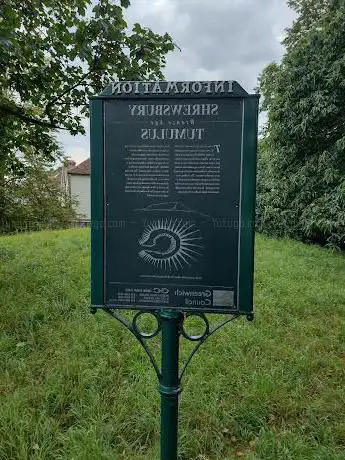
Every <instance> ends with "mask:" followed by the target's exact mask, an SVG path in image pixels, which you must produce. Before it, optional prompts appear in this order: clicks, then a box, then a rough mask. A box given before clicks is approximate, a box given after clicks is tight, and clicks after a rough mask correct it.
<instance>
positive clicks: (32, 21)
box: [0, 0, 174, 177]
mask: <svg viewBox="0 0 345 460" xmlns="http://www.w3.org/2000/svg"><path fill="white" fill-rule="evenodd" d="M129 3H130V2H129V0H120V1H116V0H99V1H97V2H92V1H91V0H60V1H59V2H57V1H54V0H26V1H24V2H23V1H22V0H2V1H1V2H0V136H1V157H0V177H1V176H2V177H3V176H4V174H6V171H9V170H11V171H12V172H13V171H17V172H21V171H22V170H23V165H24V164H25V161H23V160H25V156H26V155H28V154H30V155H31V154H32V152H34V153H35V155H36V156H38V157H42V158H45V159H48V160H49V159H50V160H54V159H55V158H56V157H57V156H58V154H59V146H58V142H57V140H56V138H55V136H54V133H56V130H57V129H62V130H67V131H68V132H70V133H71V134H77V133H84V127H83V124H82V119H83V116H85V115H86V116H87V115H88V99H89V96H91V95H94V94H97V93H99V92H100V91H101V90H102V89H103V88H104V87H105V86H106V85H107V84H108V83H109V82H110V81H112V80H115V79H119V80H124V79H130V80H141V79H153V80H154V79H158V78H159V79H162V78H163V75H162V70H161V69H162V68H163V67H164V65H165V57H166V54H167V53H168V52H169V51H171V50H173V48H174V44H173V42H172V39H171V37H170V36H169V35H168V34H165V35H159V34H156V33H154V32H153V31H151V30H150V29H148V28H144V27H142V26H140V25H139V24H135V25H134V27H133V29H132V30H128V27H127V24H126V21H125V19H124V10H125V9H126V8H127V7H128V6H129Z"/></svg>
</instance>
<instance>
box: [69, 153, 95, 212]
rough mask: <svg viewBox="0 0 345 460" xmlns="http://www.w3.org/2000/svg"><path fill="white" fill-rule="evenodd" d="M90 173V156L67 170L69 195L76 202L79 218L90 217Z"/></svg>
mask: <svg viewBox="0 0 345 460" xmlns="http://www.w3.org/2000/svg"><path fill="white" fill-rule="evenodd" d="M90 174H91V170H90V158H88V159H87V160H85V161H83V162H82V163H79V164H78V165H77V166H72V167H69V168H68V170H67V176H68V181H67V184H68V190H69V195H70V197H71V198H72V199H73V200H76V202H77V203H76V206H75V207H76V211H77V216H78V219H79V220H85V221H89V220H90V219H91V184H90Z"/></svg>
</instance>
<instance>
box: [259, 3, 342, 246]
mask: <svg viewBox="0 0 345 460" xmlns="http://www.w3.org/2000/svg"><path fill="white" fill-rule="evenodd" d="M289 3H290V5H291V6H292V7H293V8H294V9H295V10H296V12H297V13H298V18H297V20H296V21H295V22H294V24H293V26H292V27H291V29H290V30H288V33H287V37H286V39H285V45H286V47H287V50H286V53H285V55H284V57H283V59H282V62H281V63H280V64H277V63H272V64H270V65H269V66H267V67H266V68H265V70H264V71H263V73H262V75H261V77H260V91H261V93H262V95H263V105H262V109H263V110H266V111H267V117H268V121H267V124H266V126H265V129H264V139H263V140H262V141H261V148H260V162H259V189H258V191H259V194H258V215H259V216H258V217H259V228H260V229H261V230H263V231H266V232H268V233H271V234H275V235H280V236H281V235H288V236H292V237H298V238H301V239H303V240H311V241H316V242H319V243H322V244H330V245H334V246H337V247H345V174H344V172H345V111H344V106H345V91H344V89H345V51H344V50H345V5H344V4H343V2H340V1H337V0H317V1H314V0H291V1H290V2H289Z"/></svg>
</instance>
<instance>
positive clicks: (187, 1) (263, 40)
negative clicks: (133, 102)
mask: <svg viewBox="0 0 345 460" xmlns="http://www.w3.org/2000/svg"><path fill="white" fill-rule="evenodd" d="M126 19H127V22H128V25H129V26H131V25H132V24H134V23H135V22H139V23H140V25H142V26H145V27H150V28H151V29H152V30H153V31H154V32H156V33H165V32H168V33H169V34H170V35H171V36H172V37H173V40H174V42H175V43H176V44H177V45H178V46H179V48H181V51H179V50H178V49H176V50H175V51H174V52H172V53H170V54H169V55H168V58H167V66H166V68H165V71H164V74H165V77H166V79H167V80H237V81H238V82H239V83H240V84H241V85H242V86H243V87H244V88H245V89H246V90H247V91H248V92H252V91H253V89H254V88H255V86H256V84H257V78H258V76H259V74H260V72H261V71H262V70H263V68H264V67H265V66H266V65H267V64H269V63H270V62H272V61H279V59H280V58H281V56H282V54H283V52H284V48H283V46H282V45H281V40H282V38H283V37H284V31H285V29H286V28H287V27H289V26H290V25H291V23H292V21H293V19H294V13H293V11H291V10H290V9H289V8H288V7H287V5H286V1H285V0H131V6H130V7H129V8H128V10H127V11H126ZM88 124H89V121H88V120H86V121H85V126H86V128H87V134H86V135H85V136H81V135H79V136H71V135H69V134H66V133H63V134H60V135H59V141H60V143H61V145H62V148H63V151H64V153H65V155H66V156H68V157H70V158H71V159H73V160H74V161H75V162H76V163H80V162H81V161H83V160H85V159H86V158H88V157H89V131H88Z"/></svg>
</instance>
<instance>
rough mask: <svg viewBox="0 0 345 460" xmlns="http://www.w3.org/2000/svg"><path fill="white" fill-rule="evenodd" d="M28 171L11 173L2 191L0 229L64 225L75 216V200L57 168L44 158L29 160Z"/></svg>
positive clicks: (20, 229) (14, 229) (24, 229)
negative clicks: (54, 169)
mask: <svg viewBox="0 0 345 460" xmlns="http://www.w3.org/2000/svg"><path fill="white" fill-rule="evenodd" d="M25 168H26V174H25V176H23V177H18V176H17V175H16V174H8V175H7V176H6V180H5V182H4V187H3V190H2V193H1V195H2V196H3V202H2V216H3V217H2V219H1V221H0V232H1V233H10V232H17V231H33V230H41V229H42V228H61V227H66V226H68V225H70V224H71V221H72V220H73V219H75V212H74V210H73V207H72V205H73V202H72V201H71V199H70V197H69V196H67V195H66V192H65V191H64V190H63V189H62V188H61V186H60V184H59V182H58V179H57V178H55V177H54V174H53V171H51V170H49V169H48V168H47V166H45V165H44V164H42V162H39V161H37V160H36V159H35V158H31V160H30V161H28V160H27V161H26V165H25Z"/></svg>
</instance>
